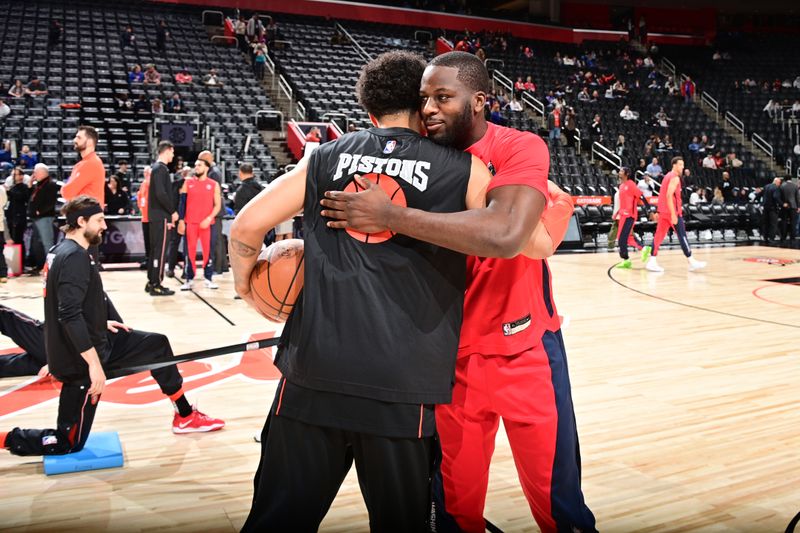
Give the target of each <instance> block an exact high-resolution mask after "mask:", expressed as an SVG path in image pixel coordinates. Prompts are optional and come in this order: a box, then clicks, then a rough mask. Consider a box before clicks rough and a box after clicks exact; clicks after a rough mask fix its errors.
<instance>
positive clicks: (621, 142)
mask: <svg viewBox="0 0 800 533" xmlns="http://www.w3.org/2000/svg"><path fill="white" fill-rule="evenodd" d="M614 153H615V154H617V155H618V156H619V157H621V158H622V159H623V160H624V159H625V158H626V157H627V156H628V148H627V146H625V136H624V135H619V136H617V145H616V146H615V147H614Z"/></svg>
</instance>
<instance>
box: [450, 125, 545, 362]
mask: <svg viewBox="0 0 800 533" xmlns="http://www.w3.org/2000/svg"><path fill="white" fill-rule="evenodd" d="M467 152H469V153H471V154H473V155H475V156H476V157H478V158H479V159H480V160H481V161H483V162H484V163H485V164H486V166H488V167H489V170H490V171H491V172H492V174H493V175H494V177H493V178H492V181H491V183H490V184H489V187H488V189H487V192H489V191H491V190H492V189H494V188H496V187H501V186H503V185H524V186H527V187H532V188H534V189H536V190H537V191H539V192H541V193H542V194H544V195H545V198H549V196H548V193H547V176H548V173H549V171H550V154H549V152H548V150H547V145H546V144H545V143H544V141H543V140H542V139H541V138H540V137H538V136H537V135H534V134H532V133H530V132H521V131H517V130H515V129H511V128H505V127H502V126H497V125H495V124H491V123H489V125H488V130H487V131H486V134H485V135H484V136H483V138H481V140H479V141H478V142H476V143H475V144H473V145H472V146H470V147H469V148H468V149H467ZM559 327H560V323H559V318H558V313H557V312H556V307H555V303H554V302H553V298H552V284H551V282H550V269H549V268H548V266H547V261H544V260H541V259H530V258H528V257H525V256H523V255H518V256H517V257H514V258H512V259H497V258H486V257H468V258H467V290H466V293H465V297H464V322H463V324H462V326H461V340H460V342H459V348H458V355H459V357H463V356H467V355H470V354H473V353H482V354H497V355H514V354H517V353H520V352H522V351H524V350H527V349H529V348H531V347H533V346H536V345H537V344H539V342H540V341H541V338H542V335H543V334H544V332H545V331H546V330H550V331H557V330H558V329H559Z"/></svg>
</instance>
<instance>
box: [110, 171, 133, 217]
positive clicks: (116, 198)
mask: <svg viewBox="0 0 800 533" xmlns="http://www.w3.org/2000/svg"><path fill="white" fill-rule="evenodd" d="M105 192H106V194H105V200H106V208H105V213H106V214H107V215H127V214H128V213H129V203H130V198H129V197H128V193H126V192H125V191H123V190H122V186H121V184H120V182H119V178H118V177H117V176H116V174H115V175H112V176H111V178H110V179H109V180H108V183H107V184H106V191H105Z"/></svg>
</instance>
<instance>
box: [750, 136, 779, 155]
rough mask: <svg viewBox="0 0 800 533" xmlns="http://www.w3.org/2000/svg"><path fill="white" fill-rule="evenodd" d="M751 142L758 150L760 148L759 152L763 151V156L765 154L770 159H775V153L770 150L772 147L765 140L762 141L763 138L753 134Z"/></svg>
mask: <svg viewBox="0 0 800 533" xmlns="http://www.w3.org/2000/svg"><path fill="white" fill-rule="evenodd" d="M752 140H753V144H754V145H756V146H757V147H758V148H760V149H761V151H763V152H764V153H765V154H767V155H768V156H769V158H770V159H774V158H775V152H774V150H773V149H772V145H771V144H770V143H768V142H767V141H766V139H764V137H762V136H761V135H759V134H758V133H753V136H752Z"/></svg>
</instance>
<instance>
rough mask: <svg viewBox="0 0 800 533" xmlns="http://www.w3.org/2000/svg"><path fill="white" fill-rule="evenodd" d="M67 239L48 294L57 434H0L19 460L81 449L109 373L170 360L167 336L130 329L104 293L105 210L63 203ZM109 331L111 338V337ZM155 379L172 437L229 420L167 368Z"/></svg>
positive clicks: (55, 258) (53, 264) (81, 201)
mask: <svg viewBox="0 0 800 533" xmlns="http://www.w3.org/2000/svg"><path fill="white" fill-rule="evenodd" d="M62 214H63V215H64V216H65V218H66V220H67V224H66V225H65V226H64V227H62V230H63V231H64V232H65V233H66V238H65V239H64V241H62V242H61V243H59V244H58V246H56V247H55V248H53V250H52V252H51V253H50V254H48V261H47V264H48V273H47V282H46V284H45V296H44V316H45V326H44V346H45V350H46V352H47V364H48V367H49V371H50V373H51V374H52V375H53V376H54V377H55V378H56V379H58V380H59V381H61V382H62V387H61V396H60V398H59V406H58V423H57V427H56V428H55V429H20V428H14V429H13V430H12V431H11V432H9V433H0V444H2V446H3V447H4V448H8V449H9V451H10V452H11V453H12V454H14V455H61V454H65V453H71V452H77V451H80V450H81V449H83V446H84V445H85V444H86V439H87V438H88V437H89V431H90V430H91V428H92V422H93V421H94V414H95V411H96V409H97V402H98V401H99V400H100V396H101V395H102V394H103V390H104V389H105V384H106V375H105V368H106V367H110V366H115V367H124V366H131V365H142V364H147V363H149V362H151V361H154V360H156V359H161V358H165V357H171V356H172V349H171V348H170V346H169V341H168V340H167V338H166V337H165V336H164V335H161V334H158V333H147V332H143V331H134V330H131V329H130V328H129V327H128V326H126V325H125V324H123V323H122V322H121V321H120V320H113V319H112V320H109V316H111V317H114V318H120V317H119V314H118V313H117V312H116V311H115V310H114V308H113V305H112V304H111V302H110V300H108V298H107V296H106V294H105V292H104V291H103V282H102V280H101V279H100V272H99V270H98V268H97V264H96V263H95V261H94V260H93V259H92V257H91V256H90V255H89V253H88V251H87V250H88V248H89V246H91V245H94V244H98V243H99V242H100V240H101V239H102V233H103V231H105V229H106V222H105V217H104V215H103V208H102V207H101V206H100V204H99V202H98V201H97V200H95V199H94V198H90V197H88V196H78V197H77V198H75V199H73V200H71V201H70V202H69V203H67V205H65V206H64V209H63V210H62ZM109 332H111V334H109ZM151 375H152V376H153V379H155V381H156V382H157V383H158V385H159V387H160V388H161V391H162V392H163V393H164V394H165V395H167V396H168V397H169V398H170V399H171V400H172V401H173V402H174V404H175V410H176V414H175V418H174V419H173V424H172V431H173V433H190V432H200V431H214V430H217V429H220V428H222V427H223V426H224V425H225V423H224V422H223V421H221V420H216V419H213V418H210V417H208V416H206V415H204V414H203V413H200V412H199V411H197V410H196V409H194V408H192V406H191V405H190V404H189V402H188V401H187V400H186V396H184V394H183V378H181V375H180V373H179V372H178V369H177V368H176V367H175V366H174V365H173V366H168V367H164V368H160V369H157V370H153V371H152V372H151Z"/></svg>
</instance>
